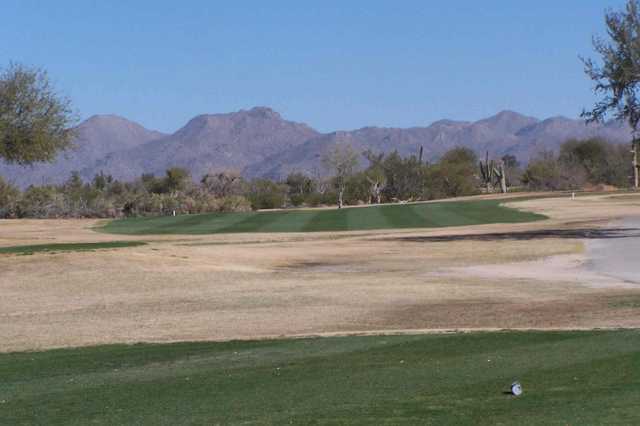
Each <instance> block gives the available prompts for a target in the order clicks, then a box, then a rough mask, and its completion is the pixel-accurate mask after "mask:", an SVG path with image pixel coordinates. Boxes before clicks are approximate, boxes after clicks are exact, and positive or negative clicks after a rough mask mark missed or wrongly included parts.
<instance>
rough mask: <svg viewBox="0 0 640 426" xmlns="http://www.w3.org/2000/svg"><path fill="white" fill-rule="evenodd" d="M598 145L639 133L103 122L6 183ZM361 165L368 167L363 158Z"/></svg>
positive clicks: (519, 124)
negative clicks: (582, 141)
mask: <svg viewBox="0 0 640 426" xmlns="http://www.w3.org/2000/svg"><path fill="white" fill-rule="evenodd" d="M591 136H599V137H602V138H604V139H607V140H609V141H610V142H614V143H624V142H628V141H629V140H630V137H631V133H630V131H629V129H628V127H626V126H625V125H622V124H621V123H619V122H615V121H611V122H607V123H604V124H600V123H594V124H589V125H587V124H585V123H584V121H582V120H576V119H569V118H566V117H552V118H548V119H545V120H539V119H537V118H533V117H527V116H525V115H522V114H519V113H516V112H513V111H502V112H500V113H498V114H496V115H494V116H492V117H489V118H486V119H483V120H479V121H475V122H468V121H453V120H440V121H436V122H435V123H432V124H430V125H428V126H425V127H411V128H384V127H364V128H361V129H357V130H351V131H337V132H332V133H321V132H318V131H316V130H314V129H313V128H311V127H309V126H308V125H306V124H303V123H296V122H293V121H289V120H285V119H284V118H283V117H282V116H281V115H280V114H278V113H277V112H275V111H273V110H272V109H270V108H266V107H255V108H252V109H250V110H241V111H237V112H232V113H226V114H207V115H199V116H197V117H194V118H193V119H191V120H190V121H189V122H188V123H187V124H186V125H185V126H183V127H182V128H180V129H179V130H178V131H176V132H175V133H173V134H163V133H161V132H157V131H153V130H148V129H145V128H144V127H142V126H141V125H139V124H137V123H134V122H132V121H129V120H126V119H125V118H122V117H118V116H115V115H97V116H93V117H91V118H89V119H88V120H86V121H84V122H82V123H81V124H80V125H79V126H78V127H77V128H76V138H75V141H74V146H75V147H74V149H72V150H69V151H67V152H64V153H61V154H60V155H59V156H58V158H57V159H56V161H55V162H53V163H50V164H37V165H34V166H27V167H21V166H16V165H8V164H4V163H0V176H3V177H4V178H5V179H7V180H8V181H10V182H12V183H14V184H16V185H18V186H19V187H22V188H24V187H26V186H28V185H31V184H43V183H62V182H64V181H65V180H66V179H67V178H68V177H69V175H70V173H71V172H72V171H78V172H79V173H80V175H81V176H82V177H83V179H85V180H90V179H91V178H92V177H93V176H95V174H97V173H100V172H103V173H105V174H111V175H112V176H113V177H115V178H117V179H121V180H132V179H135V178H136V177H139V176H140V175H141V174H142V173H153V174H155V175H162V174H164V172H165V170H166V169H167V168H169V167H174V166H177V167H184V168H187V169H188V170H189V171H190V172H191V174H192V176H194V178H196V179H197V178H199V177H201V176H202V175H204V174H205V173H207V172H211V171H222V170H235V171H239V172H241V173H242V174H243V175H244V176H246V177H268V178H272V179H282V178H284V177H286V176H287V175H288V174H289V173H291V172H296V171H299V172H303V173H307V174H312V175H324V174H326V173H327V171H326V170H324V169H323V166H322V158H323V157H324V156H325V155H326V154H327V153H328V152H329V151H330V150H331V149H332V148H333V147H335V146H336V145H337V144H349V145H351V146H352V147H353V148H354V149H355V150H356V151H357V152H361V151H364V150H366V149H371V150H372V151H374V152H385V153H389V152H392V151H394V150H397V151H398V152H399V153H400V154H401V155H403V156H406V155H411V154H417V153H418V152H419V150H420V147H422V148H423V149H424V158H425V160H428V161H433V160H436V159H438V158H439V157H440V156H441V155H442V154H444V153H445V152H446V151H447V150H449V149H451V148H454V147H458V146H462V147H468V148H471V149H473V150H474V151H475V152H476V153H478V154H484V152H486V151H488V152H489V153H490V155H491V156H493V157H500V156H502V155H505V154H512V155H515V156H516V157H517V159H518V160H519V161H520V162H522V163H526V162H528V161H529V160H530V159H531V158H532V157H534V156H535V155H536V154H538V153H540V152H542V151H548V150H557V149H558V147H559V146H560V144H562V143H563V142H564V141H566V140H567V139H570V138H586V137H591ZM361 161H362V164H363V165H364V162H365V160H364V157H363V158H362V159H361Z"/></svg>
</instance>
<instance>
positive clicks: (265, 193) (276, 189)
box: [248, 179, 287, 210]
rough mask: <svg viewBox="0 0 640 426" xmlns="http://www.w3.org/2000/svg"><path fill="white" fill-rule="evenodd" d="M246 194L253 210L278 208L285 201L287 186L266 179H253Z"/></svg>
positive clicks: (282, 205)
mask: <svg viewBox="0 0 640 426" xmlns="http://www.w3.org/2000/svg"><path fill="white" fill-rule="evenodd" d="M248 196H249V197H248V198H249V201H250V202H251V207H252V208H253V209H254V210H259V209H279V208H282V207H284V204H285V202H286V199H287V187H286V185H280V184H277V183H275V182H273V181H271V180H268V179H255V180H253V181H252V182H251V184H250V188H249V194H248Z"/></svg>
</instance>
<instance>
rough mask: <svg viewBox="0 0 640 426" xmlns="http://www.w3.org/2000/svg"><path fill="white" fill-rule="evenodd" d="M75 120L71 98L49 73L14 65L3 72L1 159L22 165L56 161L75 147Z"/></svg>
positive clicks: (0, 127)
mask: <svg viewBox="0 0 640 426" xmlns="http://www.w3.org/2000/svg"><path fill="white" fill-rule="evenodd" d="M73 123H75V117H74V116H73V114H72V111H71V104H70V102H69V100H68V99H66V98H63V97H61V96H59V95H58V94H57V93H56V92H55V90H54V88H53V87H52V85H51V83H50V81H49V78H48V77H47V74H46V72H44V71H42V70H40V69H32V68H28V67H25V66H22V65H16V64H12V65H10V66H9V67H8V68H7V69H6V70H5V71H4V72H3V73H2V74H1V75H0V158H3V159H4V160H5V161H7V162H9V163H17V164H21V165H25V164H32V163H35V162H42V161H52V160H53V159H54V158H55V157H56V154H57V153H58V152H59V151H61V150H65V149H68V148H70V147H71V140H72V137H73V132H72V130H70V126H71V125H72V124H73Z"/></svg>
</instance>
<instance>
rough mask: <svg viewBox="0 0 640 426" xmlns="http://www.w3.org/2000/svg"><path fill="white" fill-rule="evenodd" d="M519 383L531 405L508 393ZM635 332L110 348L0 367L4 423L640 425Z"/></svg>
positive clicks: (5, 361) (0, 420)
mask: <svg viewBox="0 0 640 426" xmlns="http://www.w3.org/2000/svg"><path fill="white" fill-rule="evenodd" d="M513 380H519V381H520V382H521V383H522V384H523V387H524V395H523V396H521V397H518V398H515V397H512V396H510V395H508V394H506V393H505V392H506V391H507V389H508V387H509V384H510V383H511V382H512V381H513ZM638 397H640V332H637V331H593V332H527V333H522V332H518V333H515V332H504V333H479V334H467V335H431V336H386V337H350V338H326V339H305V340H279V341H262V342H229V343H181V344H167V345H148V344H144V345H134V346H123V345H117V346H102V347H93V348H84V349H67V350H53V351H47V352H39V353H14V354H2V355H0V424H7V425H19V424H53V425H55V424H76V425H87V424H113V425H119V424H149V425H163V424H165V425H176V424H181V425H182V424H207V425H209V424H274V425H283V424H362V425H371V424H375V425H380V424H388V425H400V424H420V425H425V424H426V425H430V424H432V425H444V424H447V425H448V424H472V425H483V424H486V425H496V424H504V425H512V424H516V425H531V424H540V425H567V424H570V425H589V424H607V425H611V424H640V411H639V410H638V409H637V405H638Z"/></svg>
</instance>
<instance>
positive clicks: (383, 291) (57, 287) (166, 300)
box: [0, 195, 640, 351]
mask: <svg viewBox="0 0 640 426" xmlns="http://www.w3.org/2000/svg"><path fill="white" fill-rule="evenodd" d="M512 205H513V206H514V207H517V208H522V209H527V210H533V211H537V212H542V213H544V214H547V215H549V216H550V217H551V219H550V220H547V221H543V222H535V223H531V224H512V225H482V226H469V227H457V228H447V229H434V230H402V231H375V232H372V231H361V232H346V233H312V234H240V235H211V236H162V237H146V236H145V237H126V236H114V235H108V234H101V233H96V232H94V231H93V230H92V229H91V228H92V227H93V226H95V225H96V224H97V221H92V220H44V221H38V220H33V221H0V246H11V245H19V244H32V243H44V242H79V241H107V240H123V239H128V240H141V239H142V240H144V241H149V242H150V244H149V245H147V246H143V247H133V248H125V249H116V250H107V251H99V252H85V253H59V254H37V255H32V256H0V292H1V294H2V298H0V351H14V350H30V349H43V348H50V347H62V346H81V345H92V344H100V343H109V342H137V341H156V342H161V341H175V340H227V339H246V338H264V337H273V336H285V335H286V336H293V335H296V336H297V335H315V334H336V333H338V334H344V333H346V334H349V333H367V332H380V331H389V332H401V331H406V330H414V331H424V330H429V331H437V330H452V329H464V330H473V329H497V328H499V329H503V328H592V327H638V326H640V316H639V315H638V313H640V286H636V285H635V284H632V283H629V282H628V281H625V280H624V279H619V278H616V277H612V276H608V275H603V274H601V273H600V272H599V271H597V270H595V269H593V268H589V267H588V265H586V262H587V255H588V252H585V244H584V243H585V242H586V241H590V242H595V241H597V240H601V239H603V238H605V237H606V236H608V235H611V234H612V233H615V232H619V231H618V230H617V228H616V227H614V226H612V225H611V223H612V221H615V220H618V219H619V218H621V217H634V216H635V217H640V195H638V196H635V195H634V196H630V195H623V196H609V195H594V196H586V197H579V198H578V199H576V200H570V199H569V198H568V197H565V198H562V199H542V200H531V201H526V202H517V203H513V204H512ZM588 244H591V243H588ZM587 250H588V248H587ZM585 253H586V254H585Z"/></svg>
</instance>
